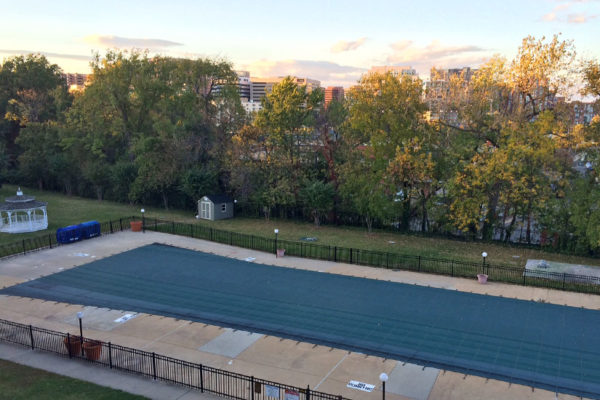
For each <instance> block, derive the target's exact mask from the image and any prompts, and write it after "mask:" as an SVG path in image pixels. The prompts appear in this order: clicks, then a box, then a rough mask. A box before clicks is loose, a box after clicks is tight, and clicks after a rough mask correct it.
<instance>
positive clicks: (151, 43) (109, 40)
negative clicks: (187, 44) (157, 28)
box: [83, 35, 183, 49]
mask: <svg viewBox="0 0 600 400" xmlns="http://www.w3.org/2000/svg"><path fill="white" fill-rule="evenodd" d="M83 40H84V41H85V42H86V43H89V44H93V45H98V46H103V47H116V48H138V49H164V48H166V47H173V46H182V45H183V44H182V43H177V42H172V41H170V40H164V39H139V38H126V37H121V36H112V35H104V36H103V35H90V36H86V37H85V38H83Z"/></svg>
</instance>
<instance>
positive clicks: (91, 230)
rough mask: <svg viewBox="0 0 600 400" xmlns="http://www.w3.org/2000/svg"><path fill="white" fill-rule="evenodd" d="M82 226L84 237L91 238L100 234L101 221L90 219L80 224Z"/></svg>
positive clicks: (82, 235)
mask: <svg viewBox="0 0 600 400" xmlns="http://www.w3.org/2000/svg"><path fill="white" fill-rule="evenodd" d="M79 228H81V237H82V239H91V238H93V237H96V236H100V223H99V222H98V221H88V222H83V223H81V224H79Z"/></svg>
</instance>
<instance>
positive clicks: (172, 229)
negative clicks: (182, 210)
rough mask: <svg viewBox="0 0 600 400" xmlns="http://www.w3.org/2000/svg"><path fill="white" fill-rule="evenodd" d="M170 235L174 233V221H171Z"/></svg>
mask: <svg viewBox="0 0 600 400" xmlns="http://www.w3.org/2000/svg"><path fill="white" fill-rule="evenodd" d="M171 233H173V234H174V233H175V221H171Z"/></svg>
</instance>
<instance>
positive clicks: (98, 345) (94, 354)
mask: <svg viewBox="0 0 600 400" xmlns="http://www.w3.org/2000/svg"><path fill="white" fill-rule="evenodd" d="M83 351H84V352H85V356H86V357H87V359H88V360H92V361H97V360H98V359H99V358H100V354H102V342H101V341H99V340H86V341H85V342H84V343H83Z"/></svg>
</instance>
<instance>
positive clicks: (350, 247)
mask: <svg viewBox="0 0 600 400" xmlns="http://www.w3.org/2000/svg"><path fill="white" fill-rule="evenodd" d="M350 264H352V247H350Z"/></svg>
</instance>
